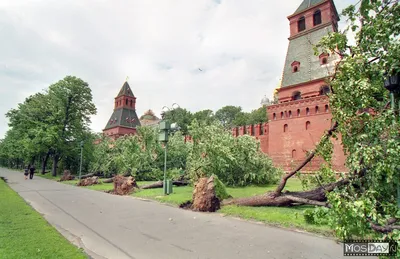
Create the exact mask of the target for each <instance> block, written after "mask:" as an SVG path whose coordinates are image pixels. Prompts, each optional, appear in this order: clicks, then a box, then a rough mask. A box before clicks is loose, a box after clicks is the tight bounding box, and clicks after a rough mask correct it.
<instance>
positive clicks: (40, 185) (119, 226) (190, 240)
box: [0, 168, 343, 259]
mask: <svg viewBox="0 0 400 259" xmlns="http://www.w3.org/2000/svg"><path fill="white" fill-rule="evenodd" d="M0 176H3V177H5V178H7V179H8V184H9V185H10V186H11V188H13V189H14V190H15V191H17V192H18V193H19V194H20V195H21V196H22V197H23V198H24V199H25V200H26V201H27V202H28V203H30V204H31V205H32V206H33V207H34V208H35V209H36V210H37V211H39V212H40V213H42V214H43V215H44V217H45V218H46V219H47V220H48V221H49V222H50V223H51V224H52V225H54V226H55V227H56V228H57V229H58V230H59V231H60V232H61V233H62V234H63V235H64V236H66V237H67V238H68V239H69V240H70V241H72V242H73V243H75V244H77V245H78V246H81V247H83V248H84V249H85V251H86V252H87V253H88V254H89V255H90V256H91V257H93V258H110V259H114V258H115V259H119V258H124V259H125V258H129V259H132V258H137V259H147V258H154V259H161V258H162V259H169V258H173V259H179V258H184V259H188V258H189V259H190V258H216V259H222V258H229V259H243V258H262V259H265V258H271V259H272V258H279V259H286V258H287V259H289V258H293V259H295V258H296V259H297V258H305V259H314V258H332V259H338V258H343V256H342V255H343V247H342V245H339V244H337V243H335V241H332V240H329V239H324V238H319V237H315V236H313V235H309V234H303V233H297V232H293V231H287V230H283V229H279V228H274V227H267V226H264V225H260V224H255V223H249V222H245V221H241V220H237V219H232V218H225V217H221V216H219V215H216V214H214V215H213V214H206V213H195V212H192V211H186V210H180V209H177V208H173V207H170V206H167V205H162V204H158V203H156V202H151V201H143V200H139V199H135V198H132V197H120V196H115V195H110V194H107V193H103V192H99V191H92V190H88V189H85V188H79V187H75V186H70V185H66V184H61V183H57V182H55V181H51V180H47V179H43V178H40V177H36V176H35V177H34V179H33V180H24V178H23V174H22V173H16V172H13V171H10V170H7V169H1V168H0ZM160 192H161V191H160ZM0 212H1V209H0Z"/></svg>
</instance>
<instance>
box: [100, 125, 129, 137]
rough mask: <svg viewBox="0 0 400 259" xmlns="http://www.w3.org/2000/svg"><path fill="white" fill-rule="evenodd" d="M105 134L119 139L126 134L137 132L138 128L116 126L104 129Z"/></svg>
mask: <svg viewBox="0 0 400 259" xmlns="http://www.w3.org/2000/svg"><path fill="white" fill-rule="evenodd" d="M103 134H104V135H106V136H108V137H110V138H114V139H117V138H119V137H121V136H124V135H128V134H136V129H132V128H125V127H115V128H111V129H107V130H104V131H103Z"/></svg>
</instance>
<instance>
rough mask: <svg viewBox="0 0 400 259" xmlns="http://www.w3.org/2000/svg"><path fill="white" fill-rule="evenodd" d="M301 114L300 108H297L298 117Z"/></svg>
mask: <svg viewBox="0 0 400 259" xmlns="http://www.w3.org/2000/svg"><path fill="white" fill-rule="evenodd" d="M299 116H300V109H297V117H299Z"/></svg>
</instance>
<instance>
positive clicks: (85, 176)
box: [81, 173, 95, 179]
mask: <svg viewBox="0 0 400 259" xmlns="http://www.w3.org/2000/svg"><path fill="white" fill-rule="evenodd" d="M92 176H95V173H90V174H84V175H81V179H85V178H89V177H92Z"/></svg>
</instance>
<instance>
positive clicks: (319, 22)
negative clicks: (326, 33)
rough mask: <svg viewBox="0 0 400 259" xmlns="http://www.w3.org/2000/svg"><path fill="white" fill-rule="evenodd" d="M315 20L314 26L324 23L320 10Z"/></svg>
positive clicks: (314, 17) (315, 14) (316, 12)
mask: <svg viewBox="0 0 400 259" xmlns="http://www.w3.org/2000/svg"><path fill="white" fill-rule="evenodd" d="M313 20H314V26H315V25H318V24H321V23H322V19H321V11H320V10H317V11H315V13H314V16H313Z"/></svg>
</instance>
